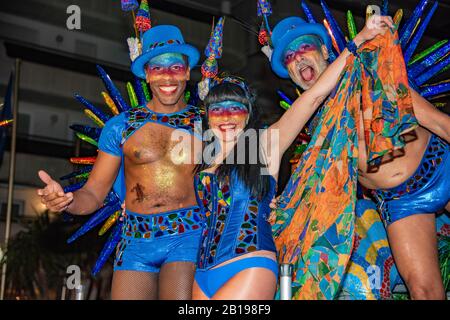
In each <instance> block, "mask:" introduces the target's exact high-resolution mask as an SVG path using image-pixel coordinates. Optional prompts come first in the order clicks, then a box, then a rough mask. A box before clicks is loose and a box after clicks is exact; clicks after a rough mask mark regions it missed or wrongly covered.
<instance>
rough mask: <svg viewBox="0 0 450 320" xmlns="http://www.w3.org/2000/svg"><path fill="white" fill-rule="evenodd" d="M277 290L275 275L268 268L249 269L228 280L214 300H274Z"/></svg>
mask: <svg viewBox="0 0 450 320" xmlns="http://www.w3.org/2000/svg"><path fill="white" fill-rule="evenodd" d="M276 288H277V278H276V277H275V274H274V273H273V272H272V271H270V270H268V269H266V268H257V267H256V268H249V269H246V270H243V271H241V272H239V273H237V274H236V275H235V276H233V277H232V278H231V279H230V280H228V281H227V282H226V283H225V284H224V285H223V286H222V288H220V289H219V290H218V291H217V292H216V294H215V295H214V296H213V297H212V300H272V299H273V298H274V295H275V291H276Z"/></svg>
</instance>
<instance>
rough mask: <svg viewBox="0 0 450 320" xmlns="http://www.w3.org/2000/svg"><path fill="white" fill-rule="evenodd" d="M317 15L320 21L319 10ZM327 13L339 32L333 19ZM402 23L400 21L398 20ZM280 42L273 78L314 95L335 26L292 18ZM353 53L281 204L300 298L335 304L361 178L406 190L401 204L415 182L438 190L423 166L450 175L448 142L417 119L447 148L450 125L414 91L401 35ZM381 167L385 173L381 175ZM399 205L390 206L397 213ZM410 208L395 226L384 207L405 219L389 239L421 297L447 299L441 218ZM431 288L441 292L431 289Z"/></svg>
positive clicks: (285, 253) (280, 233)
mask: <svg viewBox="0 0 450 320" xmlns="http://www.w3.org/2000/svg"><path fill="white" fill-rule="evenodd" d="M303 5H304V8H305V7H306V8H307V6H306V5H305V4H304V3H303ZM322 5H323V6H324V2H322ZM324 8H326V6H324ZM307 13H309V15H308V18H309V19H310V20H313V19H312V18H311V13H310V11H308V12H307ZM327 13H328V14H327ZM326 15H327V20H328V21H327V22H328V23H329V24H330V25H332V26H333V28H334V29H333V30H334V31H336V30H337V29H336V24H335V21H334V20H333V19H332V16H331V15H330V14H329V11H328V12H327V11H326ZM418 16H419V17H420V14H418ZM398 18H399V16H398V15H396V19H395V20H396V21H397V22H398ZM425 27H426V24H425ZM337 28H338V27H337ZM422 33H423V32H422ZM336 34H337V32H336V33H333V35H336ZM314 35H316V36H314ZM409 35H411V33H409ZM271 39H272V42H273V45H274V51H273V55H272V68H273V70H274V71H275V72H276V73H277V74H278V75H279V76H281V77H284V78H287V77H289V76H290V77H291V79H292V80H294V82H296V83H297V84H298V85H299V86H301V87H302V88H303V89H306V90H307V89H309V88H310V87H311V85H313V84H314V83H315V82H316V81H317V79H318V77H319V76H320V75H321V73H322V72H323V70H324V69H325V68H326V66H327V62H326V59H327V57H328V54H329V53H330V52H331V46H330V45H329V44H330V42H331V39H330V38H329V37H328V35H327V33H326V30H325V28H323V27H322V26H321V25H319V24H312V23H309V24H308V23H306V22H304V21H303V20H302V19H300V18H288V19H285V20H283V21H282V22H280V23H279V24H278V25H277V27H275V29H274V31H273V34H272V37H271ZM419 39H420V37H419ZM342 40H343V39H342V37H338V35H336V36H335V37H333V45H334V46H335V48H336V47H337V48H338V49H339V44H340V43H341V42H342ZM417 41H418V40H415V42H417ZM348 46H350V49H351V50H352V51H354V52H355V54H356V55H357V58H354V57H352V58H350V59H349V60H348V63H347V67H346V69H345V71H344V73H343V77H342V79H341V81H340V84H339V85H338V87H337V88H336V90H335V92H334V93H333V94H332V95H331V97H330V99H329V100H328V101H327V103H326V104H325V106H324V109H323V110H322V112H321V113H320V115H319V119H320V120H319V121H318V125H317V128H316V130H315V132H314V134H313V137H312V142H311V143H310V145H309V146H308V149H307V150H306V152H305V154H304V155H303V156H302V159H301V162H300V165H299V167H298V169H297V171H296V173H295V174H294V175H293V177H292V179H291V181H290V182H289V184H288V186H287V188H286V190H285V192H284V193H283V195H282V197H281V199H280V208H281V209H280V210H278V216H277V222H276V225H275V226H274V231H275V234H276V236H277V239H276V242H277V246H278V248H279V249H280V251H281V252H280V258H281V261H282V262H285V263H293V264H294V265H295V275H294V277H295V279H294V298H296V299H302V298H310V299H331V298H335V297H336V295H337V293H338V292H339V288H340V285H342V282H341V281H342V276H343V274H344V273H345V270H346V266H347V263H348V261H349V257H350V254H351V251H352V246H353V233H354V211H355V203H356V181H357V179H358V176H359V181H360V182H361V184H363V185H364V186H365V187H366V188H371V189H377V190H383V189H387V188H391V187H396V186H398V187H399V188H400V189H402V190H387V191H390V192H391V194H392V193H393V192H398V194H396V195H393V197H396V196H399V195H400V194H405V192H411V195H412V196H413V194H412V193H413V192H416V190H417V189H415V190H414V191H413V190H412V189H411V188H409V189H406V188H407V187H406V186H407V185H411V184H414V182H413V180H412V179H413V178H414V179H415V178H417V179H419V180H420V182H419V184H422V186H420V187H419V186H417V184H414V186H415V188H422V187H425V189H422V192H426V190H428V189H427V188H428V187H427V186H426V185H427V184H429V183H433V182H430V178H429V177H428V176H431V173H429V172H427V173H426V174H425V176H427V178H425V179H422V175H420V174H417V173H418V172H416V170H419V171H420V170H422V169H421V167H422V166H425V167H426V168H429V166H428V165H426V164H425V165H423V163H425V162H426V161H427V160H426V159H428V158H429V157H432V158H434V157H437V159H433V160H434V161H435V162H436V163H439V164H443V163H444V164H443V165H441V169H438V170H436V171H435V172H436V174H437V176H439V175H440V173H439V172H441V173H442V172H443V171H442V170H444V171H445V170H446V169H445V168H446V165H445V158H446V154H447V153H448V151H447V150H448V145H447V143H445V142H443V140H441V139H440V138H437V136H434V135H432V134H430V133H429V132H428V131H427V130H426V129H424V128H422V127H418V126H417V121H416V119H415V116H414V113H415V115H416V116H417V120H418V121H419V124H421V125H422V126H423V127H426V128H427V129H428V130H430V131H431V132H434V134H436V135H440V136H442V137H443V138H444V139H446V140H447V141H448V140H449V131H448V130H449V129H448V128H449V127H450V125H449V121H450V119H449V117H448V116H447V115H445V114H443V113H441V112H439V111H438V110H436V109H435V108H434V107H433V106H432V105H431V104H430V103H428V102H427V101H426V100H425V99H423V98H422V97H421V96H420V95H419V94H417V93H416V92H415V91H414V90H411V91H410V89H409V85H408V79H407V74H406V69H405V64H404V63H403V62H402V61H403V56H402V51H401V48H400V42H399V39H398V37H397V35H396V34H394V33H392V32H391V33H388V34H386V35H385V36H384V37H379V38H377V39H375V40H374V41H372V42H370V43H368V44H366V45H364V46H362V47H361V48H358V49H357V47H356V46H355V45H354V44H353V43H352V42H349V44H348ZM306 92H307V91H306ZM410 92H411V93H410ZM361 101H362V103H361ZM413 108H414V110H413ZM413 111H414V112H413ZM411 136H414V138H413V139H411V138H410V137H411ZM430 137H432V138H430ZM427 149H429V150H430V151H429V153H427V154H425V156H424V157H423V159H424V160H423V161H422V157H419V158H418V157H417V154H420V155H423V154H424V153H425V150H427ZM428 155H429V156H428ZM433 160H431V161H433ZM421 161H422V163H421ZM380 164H381V165H380ZM374 168H375V170H376V172H373V171H372V170H374ZM422 171H423V170H422ZM438 171H439V172H438ZM427 174H428V175H427ZM437 176H435V177H437ZM410 177H411V179H410ZM442 177H443V176H441V179H440V181H441V182H438V185H435V187H434V188H431V189H433V190H434V191H435V192H437V193H438V194H439V196H438V197H437V199H436V200H437V201H434V202H433V204H432V205H431V206H429V207H427V208H425V207H424V206H423V204H424V203H423V202H422V204H421V205H422V207H420V209H421V210H425V211H424V212H425V213H427V212H429V213H436V211H437V210H442V209H444V207H445V206H446V205H447V202H448V201H449V200H450V199H449V196H450V194H449V191H448V190H449V188H448V187H446V186H445V183H446V182H445V181H442V180H443V179H442ZM408 179H409V180H411V181H409V182H407V181H408ZM431 180H433V178H431ZM434 180H436V181H438V180H439V179H438V178H435V179H434ZM447 181H448V180H447ZM416 186H417V187H416ZM377 193H379V192H377ZM417 195H418V194H417ZM415 199H416V200H415V201H417V200H419V199H420V197H415ZM427 199H430V197H427ZM385 200H388V199H385ZM388 201H389V200H388ZM410 201H412V198H411V200H410ZM395 204H396V203H391V205H390V204H389V203H388V206H391V207H392V208H394V207H395ZM428 204H430V202H429V203H428ZM398 208H399V207H398V206H397V207H396V209H398ZM402 208H403V209H402V210H403V212H404V210H407V211H409V212H410V213H411V214H414V215H413V216H411V217H409V218H407V219H401V218H404V217H406V215H403V216H402V214H401V212H400V211H401V210H400V211H397V212H398V213H399V214H398V215H396V214H395V213H394V215H395V217H394V219H389V218H388V217H387V216H386V211H384V208H381V209H382V210H383V217H384V218H385V220H386V223H388V224H389V223H391V222H394V221H395V220H397V221H398V222H397V223H396V224H392V225H390V226H389V227H388V233H389V239H390V241H391V246H392V249H393V252H394V258H395V260H396V263H397V266H398V267H399V270H400V273H401V275H402V276H403V278H404V279H405V281H406V283H407V286H408V289H409V291H410V293H411V296H412V297H413V298H443V297H444V294H443V286H442V280H441V276H440V271H439V265H438V260H437V245H436V231H435V223H434V220H435V217H434V215H423V214H421V213H424V212H420V210H418V211H417V210H411V209H412V208H411V207H408V206H407V205H406V204H405V205H404V206H402ZM417 208H419V205H418V206H416V209H417ZM396 225H397V226H396ZM414 234H415V235H418V234H421V235H422V236H421V237H417V236H416V237H415V236H413V235H414ZM405 244H408V245H407V246H405ZM407 248H409V249H407ZM425 269H426V270H425ZM430 282H431V283H433V284H435V285H434V286H429V285H428V284H429V283H430Z"/></svg>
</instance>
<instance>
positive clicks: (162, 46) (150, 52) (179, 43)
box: [131, 25, 200, 79]
mask: <svg viewBox="0 0 450 320" xmlns="http://www.w3.org/2000/svg"><path fill="white" fill-rule="evenodd" d="M164 53H181V54H184V55H185V56H187V57H188V61H189V67H190V68H191V69H193V68H194V67H195V66H196V65H197V63H198V60H199V59H200V52H199V51H198V50H197V49H196V48H195V47H193V46H191V45H189V44H186V43H185V42H184V38H183V35H182V34H181V31H180V29H178V28H177V27H175V26H170V25H159V26H155V27H153V28H151V29H150V30H148V31H146V32H145V33H144V36H143V37H142V54H141V55H140V56H139V57H137V58H136V59H135V60H134V61H133V63H132V65H131V72H133V73H134V75H136V76H137V77H139V78H142V79H145V71H144V66H145V65H146V64H147V63H148V62H149V61H150V60H151V59H152V58H154V57H156V56H159V55H161V54H164Z"/></svg>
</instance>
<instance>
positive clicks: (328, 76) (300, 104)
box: [269, 16, 394, 154]
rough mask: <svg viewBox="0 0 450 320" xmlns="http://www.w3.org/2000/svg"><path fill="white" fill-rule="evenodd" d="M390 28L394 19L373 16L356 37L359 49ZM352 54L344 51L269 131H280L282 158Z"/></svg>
mask: <svg viewBox="0 0 450 320" xmlns="http://www.w3.org/2000/svg"><path fill="white" fill-rule="evenodd" d="M375 19H379V20H375ZM388 26H389V27H391V28H393V27H394V25H393V22H392V19H391V17H387V16H383V17H379V16H378V17H376V16H372V17H371V18H370V19H369V20H368V21H367V23H366V26H365V27H364V29H363V30H362V31H361V32H360V33H358V35H356V37H355V38H354V39H353V41H354V42H355V44H356V46H358V47H359V46H360V45H361V44H363V43H364V42H365V41H368V40H371V39H373V38H375V37H376V36H377V35H378V34H383V33H384V32H385V31H386V30H387V28H388ZM350 54H351V53H350V52H349V51H348V49H347V48H346V49H344V50H343V51H342V53H341V54H340V55H339V57H338V58H337V59H336V60H335V61H334V62H333V63H332V64H331V65H330V66H329V67H328V68H327V69H326V70H325V71H324V72H323V73H322V75H321V76H320V77H319V79H318V80H317V82H316V83H315V84H314V86H313V87H312V88H310V89H308V90H306V91H305V92H304V93H303V94H302V95H301V96H300V97H299V98H298V99H297V100H295V102H294V103H293V104H292V106H291V107H290V108H289V110H287V111H286V112H285V113H284V114H283V116H282V117H281V118H280V120H278V121H277V122H276V123H274V124H273V125H272V126H270V127H269V130H272V129H276V130H279V134H278V136H279V148H278V150H279V152H280V154H283V153H284V152H285V151H286V149H287V148H288V147H289V146H290V145H291V143H292V142H293V141H294V139H295V138H296V137H297V135H298V133H299V132H300V131H301V130H302V128H303V127H304V125H305V124H306V122H307V121H308V120H309V118H310V117H311V116H312V115H313V113H314V112H315V111H316V109H317V108H318V107H319V106H320V105H321V104H322V102H323V101H324V100H325V99H326V97H327V96H328V95H329V94H330V92H331V91H332V90H333V89H334V88H335V86H336V84H337V82H338V80H339V76H340V74H341V72H342V70H343V69H344V67H345V65H346V61H347V57H348V56H349V55H350ZM269 136H271V134H269ZM269 139H270V138H269ZM269 144H272V143H271V141H269ZM272 147H273V146H272Z"/></svg>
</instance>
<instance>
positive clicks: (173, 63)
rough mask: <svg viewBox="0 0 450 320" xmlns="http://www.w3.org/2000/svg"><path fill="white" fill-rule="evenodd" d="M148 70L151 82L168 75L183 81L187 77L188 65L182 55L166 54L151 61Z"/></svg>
mask: <svg viewBox="0 0 450 320" xmlns="http://www.w3.org/2000/svg"><path fill="white" fill-rule="evenodd" d="M147 70H148V72H149V76H150V80H149V81H151V82H154V81H157V80H159V79H160V78H161V76H167V75H168V76H170V77H173V78H174V79H175V80H180V81H182V80H184V78H185V75H186V70H187V65H186V62H185V60H184V59H183V55H182V54H181V53H165V54H161V55H159V56H156V57H154V58H153V59H151V60H150V62H149V63H148V65H147Z"/></svg>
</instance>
